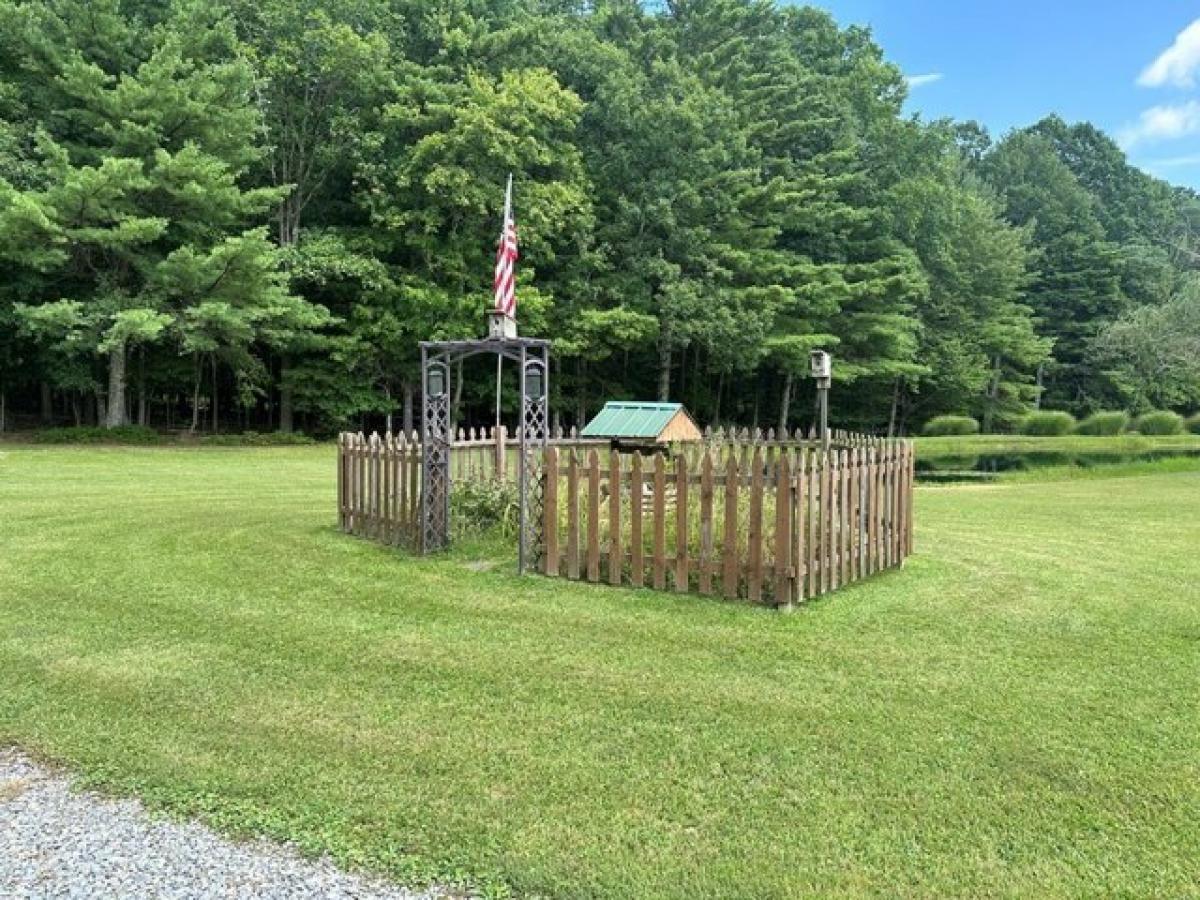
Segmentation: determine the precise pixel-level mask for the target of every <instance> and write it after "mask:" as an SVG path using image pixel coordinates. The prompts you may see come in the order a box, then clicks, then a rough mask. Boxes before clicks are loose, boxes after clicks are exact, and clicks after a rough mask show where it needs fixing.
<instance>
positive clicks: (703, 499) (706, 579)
mask: <svg viewBox="0 0 1200 900" xmlns="http://www.w3.org/2000/svg"><path fill="white" fill-rule="evenodd" d="M712 519H713V471H712V454H710V453H707V452H706V453H705V454H704V456H703V458H702V459H701V462H700V576H699V585H698V587H699V588H700V593H701V594H711V593H712V574H713V573H712V567H713V520H712Z"/></svg>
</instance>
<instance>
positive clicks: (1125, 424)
mask: <svg viewBox="0 0 1200 900" xmlns="http://www.w3.org/2000/svg"><path fill="white" fill-rule="evenodd" d="M1018 431H1019V432H1020V433H1021V434H1028V435H1038V436H1050V437H1053V436H1062V435H1068V434H1086V435H1118V434H1123V433H1126V432H1130V433H1135V432H1136V433H1137V434H1148V435H1155V436H1158V435H1173V434H1183V433H1184V432H1185V431H1190V432H1192V433H1193V434H1200V413H1196V414H1194V415H1192V416H1191V417H1189V418H1187V419H1184V417H1183V416H1181V415H1179V414H1178V413H1174V412H1170V411H1168V410H1153V411H1151V412H1148V413H1143V414H1142V415H1140V416H1138V417H1137V418H1136V419H1130V417H1129V413H1126V412H1120V411H1105V412H1095V413H1092V414H1091V415H1090V416H1088V417H1087V418H1086V419H1084V420H1083V421H1081V422H1077V421H1075V417H1074V416H1073V415H1071V414H1070V413H1069V412H1063V411H1061V410H1038V411H1037V412H1032V413H1030V414H1029V415H1027V416H1025V418H1024V419H1022V420H1021V421H1020V423H1019V425H1018ZM921 433H922V434H924V435H926V436H927V437H949V436H961V435H971V434H979V420H978V419H974V418H972V417H971V416H935V417H934V418H932V419H930V420H929V421H928V422H926V423H925V427H924V428H923V429H921Z"/></svg>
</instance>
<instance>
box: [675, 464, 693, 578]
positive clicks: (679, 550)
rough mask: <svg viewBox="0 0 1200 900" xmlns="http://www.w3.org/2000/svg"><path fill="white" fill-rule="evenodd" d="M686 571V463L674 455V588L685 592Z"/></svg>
mask: <svg viewBox="0 0 1200 900" xmlns="http://www.w3.org/2000/svg"><path fill="white" fill-rule="evenodd" d="M689 580H690V576H689V573H688V464H687V456H685V455H684V454H682V453H681V454H679V456H677V457H675V590H676V591H677V592H679V593H681V594H682V593H687V589H688V583H689Z"/></svg>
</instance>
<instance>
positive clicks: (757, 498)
mask: <svg viewBox="0 0 1200 900" xmlns="http://www.w3.org/2000/svg"><path fill="white" fill-rule="evenodd" d="M750 466H751V468H750V522H749V529H748V540H747V548H746V549H747V556H748V559H749V577H748V578H747V586H746V595H747V597H748V599H749V600H750V602H751V603H758V602H759V601H761V600H762V575H763V554H762V530H763V528H762V526H763V522H762V518H763V516H762V512H763V453H762V448H761V447H755V448H754V456H753V457H751V460H750Z"/></svg>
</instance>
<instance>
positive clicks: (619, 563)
mask: <svg viewBox="0 0 1200 900" xmlns="http://www.w3.org/2000/svg"><path fill="white" fill-rule="evenodd" d="M608 534H609V543H608V583H609V584H620V583H621V569H622V568H624V565H625V556H624V554H623V553H622V552H621V454H620V453H618V452H617V451H616V449H615V448H614V449H613V450H612V451H610V453H609V457H608Z"/></svg>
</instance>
